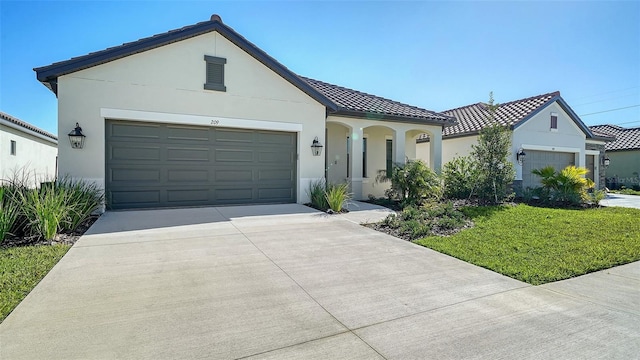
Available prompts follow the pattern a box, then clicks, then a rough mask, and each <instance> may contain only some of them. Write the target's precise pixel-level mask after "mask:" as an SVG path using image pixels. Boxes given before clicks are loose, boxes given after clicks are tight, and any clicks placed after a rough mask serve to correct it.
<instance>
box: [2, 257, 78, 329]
mask: <svg viewBox="0 0 640 360" xmlns="http://www.w3.org/2000/svg"><path fill="white" fill-rule="evenodd" d="M69 248H70V246H69V245H51V246H48V245H42V246H24V247H11V248H0V289H1V291H0V322H2V321H3V320H4V319H5V318H6V317H7V315H9V313H10V312H11V311H12V310H13V309H14V308H15V307H16V306H17V305H18V304H19V303H20V301H22V299H24V297H25V296H27V294H29V292H30V291H31V290H32V289H33V288H34V287H35V286H36V285H37V284H38V282H40V280H42V278H43V277H44V276H45V275H46V274H47V273H48V272H49V270H51V268H52V267H53V266H54V265H55V264H56V263H57V262H58V261H59V260H60V259H61V258H62V256H64V254H66V252H67V250H69Z"/></svg>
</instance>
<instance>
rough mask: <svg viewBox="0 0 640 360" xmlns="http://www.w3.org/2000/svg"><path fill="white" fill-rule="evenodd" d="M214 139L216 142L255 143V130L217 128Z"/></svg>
mask: <svg viewBox="0 0 640 360" xmlns="http://www.w3.org/2000/svg"><path fill="white" fill-rule="evenodd" d="M214 139H215V141H216V142H225V141H229V142H244V143H249V144H251V143H253V142H254V132H253V131H244V130H223V129H216V131H215V135H214Z"/></svg>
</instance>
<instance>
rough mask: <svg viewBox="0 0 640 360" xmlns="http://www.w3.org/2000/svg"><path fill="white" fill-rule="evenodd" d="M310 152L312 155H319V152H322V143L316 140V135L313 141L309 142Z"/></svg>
mask: <svg viewBox="0 0 640 360" xmlns="http://www.w3.org/2000/svg"><path fill="white" fill-rule="evenodd" d="M311 153H312V154H313V156H320V154H322V144H320V141H318V137H317V136H316V137H315V139H313V143H312V144H311Z"/></svg>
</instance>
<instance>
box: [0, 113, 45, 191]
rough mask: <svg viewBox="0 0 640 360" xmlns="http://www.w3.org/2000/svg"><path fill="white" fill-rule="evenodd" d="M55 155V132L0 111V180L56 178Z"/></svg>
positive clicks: (34, 181)
mask: <svg viewBox="0 0 640 360" xmlns="http://www.w3.org/2000/svg"><path fill="white" fill-rule="evenodd" d="M57 157H58V138H57V137H56V136H55V135H53V134H50V133H48V132H46V131H44V130H42V129H39V128H37V127H35V126H33V125H31V124H29V123H27V122H24V121H22V120H20V119H18V118H16V117H13V116H11V115H9V114H7V113H4V112H0V181H9V180H13V178H14V176H18V177H19V179H18V180H21V181H22V180H28V181H29V182H31V183H32V185H37V184H38V183H39V182H42V181H50V180H52V179H54V178H55V177H56V163H57ZM23 176H26V177H28V178H27V179H23V178H22V177H23Z"/></svg>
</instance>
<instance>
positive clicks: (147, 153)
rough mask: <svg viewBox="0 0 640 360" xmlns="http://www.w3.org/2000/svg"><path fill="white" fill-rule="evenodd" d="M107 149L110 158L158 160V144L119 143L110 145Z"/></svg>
mask: <svg viewBox="0 0 640 360" xmlns="http://www.w3.org/2000/svg"><path fill="white" fill-rule="evenodd" d="M112 145H113V144H112ZM109 150H110V151H108V153H109V155H110V156H109V159H110V160H125V161H132V160H133V161H135V160H140V161H146V160H155V161H159V160H160V147H159V146H140V145H130V146H128V145H121V146H118V147H111V148H110V149H109Z"/></svg>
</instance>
